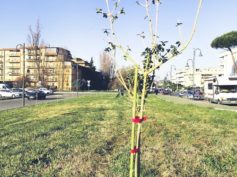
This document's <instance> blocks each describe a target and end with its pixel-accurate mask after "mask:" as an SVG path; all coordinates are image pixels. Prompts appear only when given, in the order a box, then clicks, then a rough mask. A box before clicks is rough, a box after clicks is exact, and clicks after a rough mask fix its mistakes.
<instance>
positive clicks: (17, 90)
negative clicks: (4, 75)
mask: <svg viewBox="0 0 237 177" xmlns="http://www.w3.org/2000/svg"><path fill="white" fill-rule="evenodd" d="M11 92H13V93H14V94H15V95H16V97H22V95H23V89H20V88H12V89H11Z"/></svg>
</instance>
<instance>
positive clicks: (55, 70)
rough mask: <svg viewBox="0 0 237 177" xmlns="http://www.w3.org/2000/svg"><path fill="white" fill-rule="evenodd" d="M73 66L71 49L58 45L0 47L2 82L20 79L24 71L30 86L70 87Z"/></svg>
mask: <svg viewBox="0 0 237 177" xmlns="http://www.w3.org/2000/svg"><path fill="white" fill-rule="evenodd" d="M24 53H25V55H24ZM24 58H25V60H24ZM73 65H74V63H73V62H72V56H71V53H70V51H68V50H66V49H63V48H59V47H43V48H37V49H34V48H26V49H25V51H23V48H21V49H17V50H16V49H15V48H5V49H0V82H8V83H9V82H13V83H14V82H17V81H18V80H21V79H22V76H23V73H25V80H26V84H27V85H28V86H33V87H39V86H42V85H43V86H48V87H55V88H57V89H59V90H71V89H72V87H73V86H72V83H73V79H75V78H76V76H75V74H76V73H75V72H76V71H75V69H74V67H73ZM24 69H25V71H23V70H24Z"/></svg>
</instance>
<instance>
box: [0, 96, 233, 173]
mask: <svg viewBox="0 0 237 177" xmlns="http://www.w3.org/2000/svg"><path fill="white" fill-rule="evenodd" d="M128 105H129V102H127V101H126V99H124V98H123V97H119V98H115V94H106V95H105V94H98V95H90V96H81V97H78V98H75V99H71V100H67V101H60V102H58V103H48V104H44V105H37V106H32V107H26V108H22V109H15V110H8V111H2V112H0V142H1V144H0V152H1V153H0V176H88V177H89V176H116V177H120V176H121V177H124V176H127V174H128V160H129V147H130V144H129V143H130V142H129V139H130V125H131V122H130V117H131V115H130V107H129V106H128ZM146 114H147V115H148V116H149V120H148V121H146V122H144V124H143V133H142V142H143V144H142V157H141V158H142V175H141V176H213V177H214V176H237V155H236V152H237V141H236V140H237V113H234V112H228V111H217V110H214V109H211V108H204V107H197V106H194V105H179V104H175V103H171V102H167V101H164V100H161V99H160V98H157V97H155V96H151V97H150V98H149V99H148V103H147V107H146Z"/></svg>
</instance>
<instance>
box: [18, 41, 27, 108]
mask: <svg viewBox="0 0 237 177" xmlns="http://www.w3.org/2000/svg"><path fill="white" fill-rule="evenodd" d="M18 47H22V49H23V73H22V106H25V43H23V44H17V45H16V50H17V48H18Z"/></svg>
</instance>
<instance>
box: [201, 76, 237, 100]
mask: <svg viewBox="0 0 237 177" xmlns="http://www.w3.org/2000/svg"><path fill="white" fill-rule="evenodd" d="M204 98H205V99H207V100H209V101H210V102H213V103H218V104H237V76H228V77H224V76H220V77H213V78H210V79H207V80H205V81H204Z"/></svg>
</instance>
